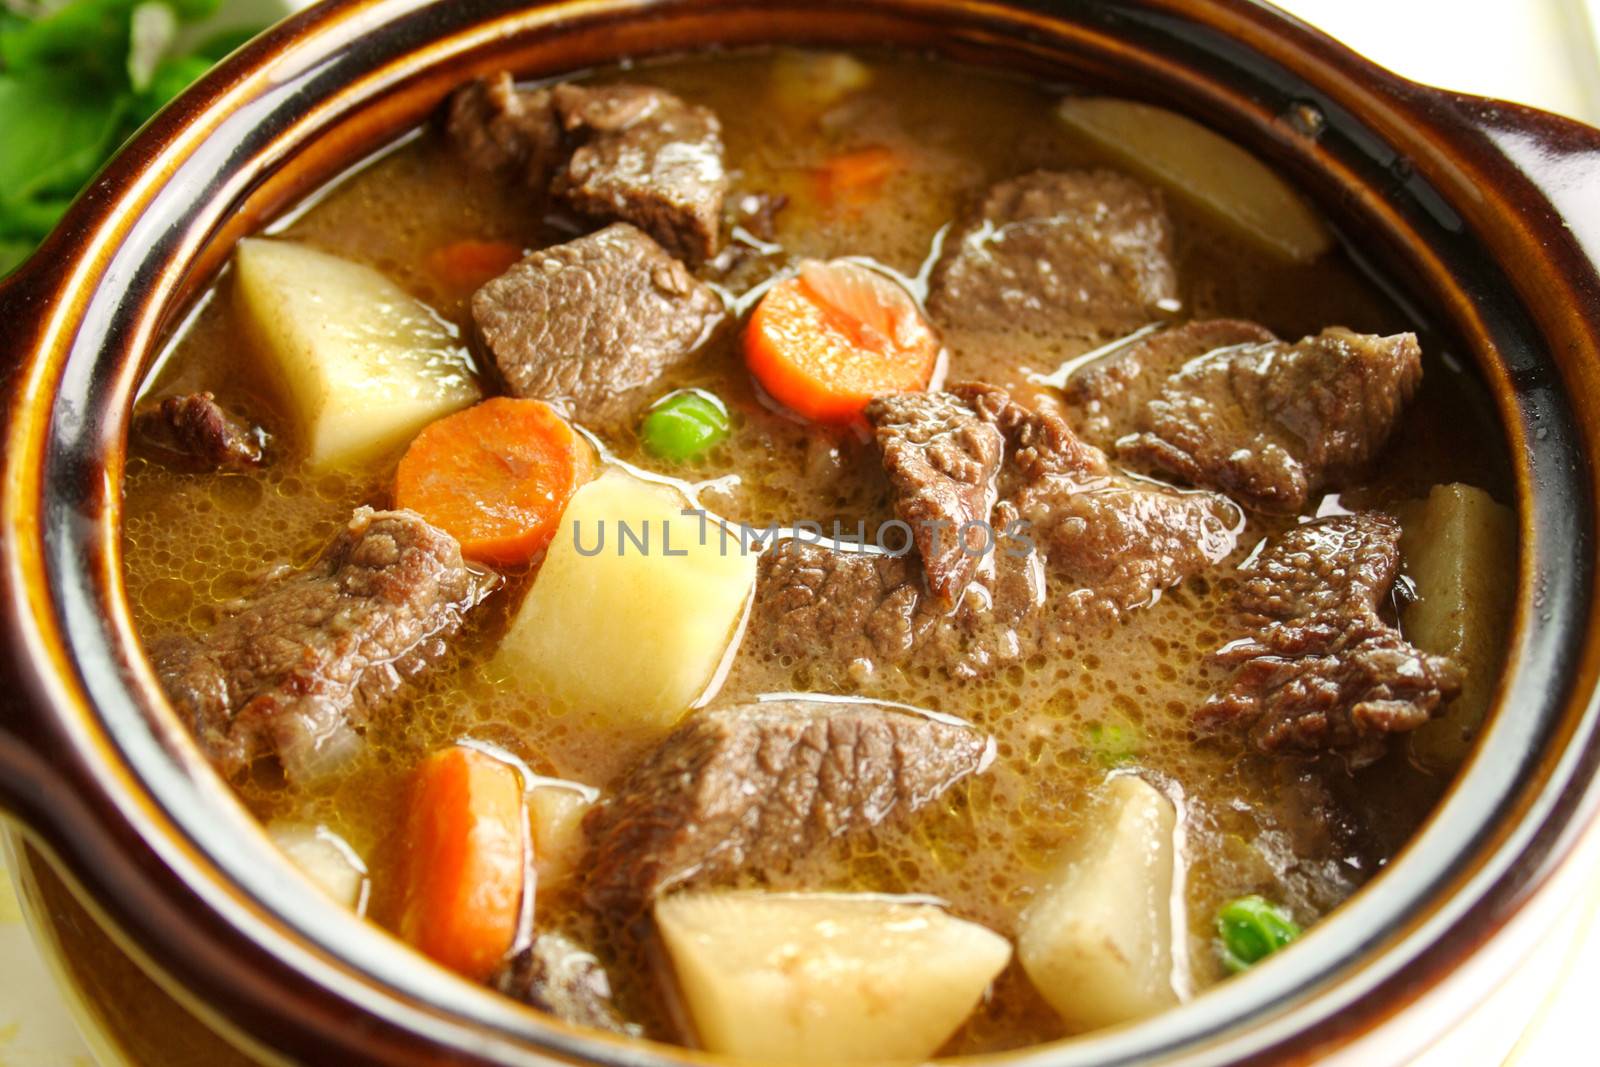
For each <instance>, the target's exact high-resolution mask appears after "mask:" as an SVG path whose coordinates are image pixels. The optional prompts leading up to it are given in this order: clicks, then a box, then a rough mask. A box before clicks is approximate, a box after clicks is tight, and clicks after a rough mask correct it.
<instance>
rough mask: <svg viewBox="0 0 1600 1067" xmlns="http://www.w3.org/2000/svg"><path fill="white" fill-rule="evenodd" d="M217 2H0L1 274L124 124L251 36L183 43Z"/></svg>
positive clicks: (238, 33) (130, 126)
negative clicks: (2, 131)
mask: <svg viewBox="0 0 1600 1067" xmlns="http://www.w3.org/2000/svg"><path fill="white" fill-rule="evenodd" d="M219 3H220V0H0V130H4V131H5V132H4V134H3V135H0V277H3V276H4V275H6V274H8V273H9V272H10V271H12V270H13V269H15V268H16V267H17V265H18V264H20V263H21V262H22V260H24V259H26V258H27V256H28V254H29V253H30V252H32V250H33V248H34V247H35V246H36V245H37V244H38V243H39V242H40V241H42V240H43V239H44V238H45V236H46V235H47V234H49V232H50V230H51V229H52V228H54V226H55V225H56V223H57V222H58V221H60V219H61V216H62V214H63V213H64V212H65V211H66V208H67V205H68V204H69V203H71V201H72V199H73V197H75V196H76V195H77V194H78V192H79V191H80V190H81V189H82V188H83V187H84V185H85V184H87V183H88V181H89V179H90V178H92V177H93V176H94V174H95V173H96V172H97V171H98V170H99V169H100V167H101V166H102V165H104V163H105V162H106V160H107V159H109V158H110V157H111V155H112V154H113V153H114V152H115V151H116V150H117V148H118V147H119V146H121V144H122V143H123V142H124V141H126V140H127V139H128V137H129V136H131V135H132V134H133V132H134V131H135V130H137V129H138V128H139V127H140V126H142V125H143V124H144V123H145V122H146V121H148V120H149V119H150V117H151V116H152V115H154V114H155V113H156V112H157V111H159V110H161V109H162V108H163V107H165V106H166V105H167V103H168V102H170V101H171V100H172V98H173V97H175V96H177V95H178V94H179V93H181V92H183V90H184V89H186V88H187V87H188V86H189V85H190V84H192V83H193V82H194V80H195V79H196V78H198V77H200V76H201V75H202V74H204V73H205V72H206V71H207V70H208V69H209V68H210V67H211V65H212V64H213V63H215V62H216V61H217V60H218V59H221V58H222V57H223V56H225V55H227V54H228V53H229V52H231V51H232V50H233V49H234V48H236V47H238V46H239V45H240V44H243V43H244V41H246V40H248V39H249V37H250V36H253V33H254V31H250V32H246V31H242V30H237V29H234V30H228V31H227V32H226V33H219V34H214V35H212V36H211V37H209V38H205V39H204V40H203V43H201V44H199V45H198V46H194V47H186V46H184V45H182V44H181V42H182V41H184V40H185V37H186V34H185V33H184V32H183V29H184V27H185V26H187V25H189V24H192V23H196V22H199V21H202V20H204V19H207V18H209V17H211V16H212V15H214V14H216V12H217V7H218V5H219ZM194 32H195V31H189V33H188V35H187V36H188V37H189V39H193V34H194Z"/></svg>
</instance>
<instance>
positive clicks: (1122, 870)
mask: <svg viewBox="0 0 1600 1067" xmlns="http://www.w3.org/2000/svg"><path fill="white" fill-rule="evenodd" d="M1106 792H1107V794H1108V796H1107V804H1106V807H1105V809H1104V811H1103V812H1102V813H1101V822H1100V824H1099V825H1098V826H1097V827H1096V828H1095V829H1094V830H1092V831H1091V832H1090V833H1089V834H1088V835H1087V836H1086V838H1085V839H1084V840H1082V841H1080V842H1079V844H1078V845H1077V847H1076V848H1075V849H1074V850H1073V851H1072V853H1071V854H1070V855H1068V856H1067V857H1065V858H1064V859H1063V862H1062V864H1061V866H1060V867H1059V868H1058V869H1057V871H1056V873H1055V874H1054V876H1053V877H1052V878H1051V880H1050V881H1049V883H1048V884H1047V885H1046V886H1045V888H1044V889H1043V890H1042V891H1041V892H1040V894H1039V896H1038V897H1037V898H1035V900H1034V902H1033V904H1032V905H1031V906H1030V907H1029V908H1028V910H1027V912H1026V913H1025V914H1024V915H1023V917H1022V924H1021V927H1020V931H1019V934H1018V937H1017V958H1018V959H1020V960H1021V961H1022V966H1023V969H1024V970H1026V971H1027V972H1028V977H1029V978H1031V979H1032V980H1033V984H1034V985H1035V986H1036V987H1037V988H1038V990H1039V992H1040V993H1041V994H1043V996H1044V998H1045V1000H1047V1001H1049V1002H1050V1005H1051V1006H1052V1007H1053V1008H1055V1009H1056V1011H1057V1012H1058V1013H1060V1015H1061V1018H1062V1019H1063V1020H1064V1021H1065V1022H1066V1023H1067V1025H1069V1026H1070V1027H1072V1028H1073V1030H1075V1031H1082V1030H1092V1029H1095V1028H1097V1027H1101V1026H1110V1025H1112V1024H1114V1023H1121V1022H1128V1021H1130V1020H1132V1019H1140V1018H1143V1017H1144V1016H1146V1015H1153V1014H1155V1013H1156V1012H1158V1011H1161V1010H1162V1009H1163V1008H1167V1007H1170V1006H1171V1005H1173V1004H1176V1003H1177V1001H1178V994H1177V987H1176V983H1175V980H1174V979H1175V977H1176V976H1175V975H1174V973H1173V952H1172V940H1173V924H1172V908H1173V899H1174V898H1173V889H1172V887H1173V881H1174V866H1175V863H1176V859H1175V849H1174V845H1173V828H1174V826H1175V825H1176V822H1177V813H1176V812H1175V811H1174V810H1173V807H1172V802H1171V801H1169V800H1168V799H1167V798H1166V797H1164V796H1162V795H1161V794H1160V793H1159V792H1157V791H1156V789H1155V788H1154V787H1152V786H1151V785H1149V784H1148V783H1146V782H1145V781H1144V780H1143V779H1141V778H1136V777H1133V776H1131V775H1127V776H1122V777H1117V778H1113V779H1112V780H1111V782H1110V783H1109V784H1108V785H1107V787H1106Z"/></svg>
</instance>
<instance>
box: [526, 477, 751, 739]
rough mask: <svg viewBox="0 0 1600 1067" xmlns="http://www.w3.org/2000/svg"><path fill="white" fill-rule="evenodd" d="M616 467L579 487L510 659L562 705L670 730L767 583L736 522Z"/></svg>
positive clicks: (699, 691) (606, 718) (708, 677)
mask: <svg viewBox="0 0 1600 1067" xmlns="http://www.w3.org/2000/svg"><path fill="white" fill-rule="evenodd" d="M687 507H688V503H687V501H685V500H684V498H683V496H682V495H681V494H679V493H678V492H677V491H676V490H674V489H671V488H669V487H667V486H664V485H657V484H655V483H653V482H646V481H642V480H640V479H638V478H635V477H633V476H632V475H630V474H625V473H623V472H622V471H611V472H609V473H607V474H605V475H603V476H601V477H600V478H598V479H596V480H595V481H593V482H590V483H589V484H588V485H586V486H584V487H583V488H582V489H579V490H578V491H577V492H576V493H575V494H573V497H572V500H571V501H570V502H569V503H568V504H567V509H566V511H565V512H564V513H563V514H562V516H561V526H560V529H559V530H558V532H557V533H556V538H555V540H554V541H553V542H551V545H550V551H549V554H548V555H546V556H545V560H544V565H543V566H542V567H541V568H540V569H539V575H538V577H537V578H536V579H534V582H533V588H532V589H531V590H530V591H529V593H528V596H527V599H526V600H524V601H523V603H522V607H521V609H520V610H519V611H518V612H517V617H516V619H515V620H514V621H513V622H512V624H511V628H510V630H509V631H508V632H507V633H506V636H505V640H504V641H502V642H501V645H500V652H499V657H498V658H499V660H500V663H501V665H502V666H503V668H504V669H505V670H507V671H508V672H510V673H511V674H513V675H516V676H519V677H522V678H525V679H527V680H529V681H530V682H532V683H533V684H535V685H537V686H538V687H540V688H542V689H543V690H544V691H545V693H546V694H548V695H549V696H550V698H551V699H552V701H554V702H555V703H556V704H557V705H559V706H560V707H562V708H565V709H570V710H574V711H580V712H586V713H589V714H592V715H594V716H596V717H597V718H599V719H600V720H602V721H606V722H610V723H613V724H615V725H619V726H634V727H644V728H647V729H649V730H652V731H655V730H660V731H665V730H666V729H668V728H670V727H671V726H672V725H673V724H674V723H676V722H677V721H678V720H679V719H680V718H682V716H683V714H684V712H686V711H688V710H689V708H691V707H692V706H694V704H695V703H696V701H697V700H698V699H699V698H700V697H701V696H702V695H703V694H705V692H706V690H707V687H708V686H710V685H711V683H712V681H713V679H715V678H716V677H717V675H718V674H719V671H720V668H721V667H722V666H723V663H724V661H725V658H726V657H727V655H728V654H729V651H730V648H731V646H732V643H733V639H734V637H735V635H736V634H737V632H738V630H739V628H740V626H741V624H742V622H743V620H744V613H745V610H746V605H747V604H748V602H749V599H750V591H751V589H752V588H753V587H754V585H755V576H756V555H755V552H754V550H753V549H751V550H749V551H746V550H744V549H743V548H742V546H741V544H740V541H739V538H738V536H737V535H736V534H732V535H730V536H728V537H726V538H725V537H723V536H722V534H723V531H722V528H721V527H719V526H717V525H716V524H715V523H714V522H713V521H712V520H710V519H709V518H707V519H706V520H705V525H704V531H703V532H704V537H703V538H702V525H701V522H702V520H701V518H700V517H698V516H696V515H685V514H684V513H683V511H684V509H685V508H687Z"/></svg>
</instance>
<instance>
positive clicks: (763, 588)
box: [743, 503, 1044, 685]
mask: <svg viewBox="0 0 1600 1067" xmlns="http://www.w3.org/2000/svg"><path fill="white" fill-rule="evenodd" d="M994 514H995V529H996V531H997V533H999V532H1003V531H1004V530H1005V529H1006V525H1007V523H1008V522H1012V521H1015V512H1014V511H1013V510H1011V508H1010V505H1008V504H1003V503H1002V504H1000V505H998V506H997V507H996V509H995V513H994ZM989 558H990V559H992V560H993V565H992V566H991V567H990V568H988V569H987V571H986V572H985V573H983V574H981V575H980V576H979V577H978V578H977V580H976V581H975V582H974V583H973V586H972V589H973V590H975V591H976V592H975V594H974V595H968V596H966V597H964V598H963V599H962V600H961V601H960V602H959V603H958V604H957V605H956V607H955V609H954V610H953V611H952V610H949V609H946V608H945V607H944V606H943V605H942V604H940V603H939V602H938V601H937V600H936V599H934V598H933V597H932V596H930V595H929V594H928V592H927V588H926V586H925V585H924V584H923V581H922V578H921V577H920V576H919V575H918V573H917V569H916V567H915V565H914V564H913V563H912V562H911V560H910V559H909V558H908V557H896V556H889V555H885V554H883V553H880V552H861V551H856V550H853V549H852V548H849V547H836V546H831V545H827V544H818V543H813V542H807V541H801V540H798V539H793V540H785V541H780V542H778V544H777V545H776V546H774V547H773V548H772V549H771V550H770V551H768V552H766V553H765V554H764V555H763V556H762V557H761V560H760V564H759V570H758V571H757V578H756V595H755V600H754V602H753V603H752V605H751V610H750V621H749V623H748V625H747V627H746V630H745V637H744V646H743V647H744V648H745V649H747V650H749V651H750V652H753V653H755V654H757V655H764V656H776V657H787V658H790V659H793V660H797V661H803V662H806V663H808V664H810V665H811V666H812V667H813V668H814V669H815V670H816V671H818V672H832V674H831V676H830V680H831V681H835V682H838V683H840V684H846V683H849V684H856V685H860V684H864V683H867V682H869V681H871V680H872V679H873V678H874V676H876V675H877V674H878V673H879V672H880V671H883V670H885V669H888V668H902V669H904V668H921V667H926V668H928V669H930V670H935V671H941V672H943V673H944V674H946V675H948V676H949V677H951V678H953V679H957V680H968V679H973V678H981V677H984V676H987V675H990V674H993V673H994V672H995V671H996V670H998V669H999V668H1000V667H1003V666H1005V665H1006V664H1008V663H1015V662H1017V661H1018V660H1020V659H1022V658H1024V657H1025V656H1026V655H1027V654H1028V653H1029V652H1030V651H1031V650H1033V649H1034V648H1036V647H1037V641H1038V639H1039V632H1038V631H1039V626H1038V623H1039V611H1040V608H1041V607H1042V606H1043V604H1044V570H1043V566H1042V564H1041V561H1040V558H1039V553H1038V552H1037V551H1036V550H1034V549H1033V548H1032V546H1030V545H1029V544H1028V543H1027V542H1025V541H1020V540H1017V539H1013V538H1002V539H999V540H998V544H997V546H996V548H995V549H993V550H991V551H990V554H989Z"/></svg>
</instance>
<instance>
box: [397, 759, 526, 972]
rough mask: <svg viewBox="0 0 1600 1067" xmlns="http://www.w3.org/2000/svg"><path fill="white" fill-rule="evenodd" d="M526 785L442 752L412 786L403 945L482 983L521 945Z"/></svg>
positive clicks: (486, 763) (482, 763)
mask: <svg viewBox="0 0 1600 1067" xmlns="http://www.w3.org/2000/svg"><path fill="white" fill-rule="evenodd" d="M522 792H523V791H522V780H521V778H520V777H519V776H518V774H517V772H516V771H515V770H513V769H512V768H511V767H510V766H509V765H508V764H505V763H503V762H501V761H500V760H497V759H495V758H494V757H493V756H491V755H489V754H488V753H486V752H480V751H478V750H477V749H474V748H468V747H467V746H465V745H455V746H453V747H451V748H447V749H444V750H443V751H440V752H435V753H434V754H433V755H431V756H429V757H428V758H427V759H426V760H424V761H423V762H422V764H421V765H420V766H418V767H417V769H416V771H415V773H414V775H413V777H412V780H411V795H410V799H409V807H408V809H407V818H406V848H407V854H406V862H405V882H404V885H405V896H404V904H403V906H402V908H401V912H400V922H399V929H400V936H401V937H403V938H405V939H406V940H407V941H409V942H410V943H411V944H413V945H415V946H416V947H417V948H419V949H421V950H422V951H423V952H424V953H426V954H427V955H428V956H430V957H432V958H433V959H435V960H437V961H439V962H440V963H442V964H444V965H445V966H446V967H449V968H450V969H451V970H453V971H457V972H459V973H460V974H463V975H466V976H467V977H468V978H472V979H474V980H476V981H480V982H481V981H484V980H485V979H487V978H488V977H489V976H490V975H491V974H492V973H493V972H494V970H495V968H496V967H498V966H499V964H500V961H501V960H502V959H503V958H504V957H505V955H506V953H507V952H509V951H510V950H511V945H512V942H513V941H514V940H515V939H516V935H517V924H518V921H519V919H520V917H521V913H522V902H523V883H524V880H525V879H526V878H527V877H528V857H527V853H526V843H525V841H524V837H523V833H524V830H523V828H524V826H525V825H526V823H527V815H526V813H525V811H524V808H523V795H522Z"/></svg>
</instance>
